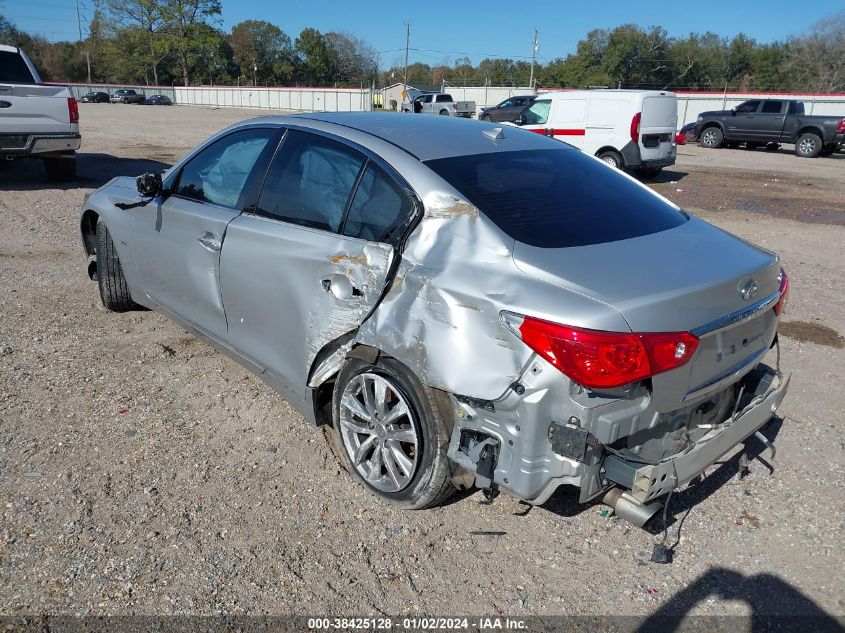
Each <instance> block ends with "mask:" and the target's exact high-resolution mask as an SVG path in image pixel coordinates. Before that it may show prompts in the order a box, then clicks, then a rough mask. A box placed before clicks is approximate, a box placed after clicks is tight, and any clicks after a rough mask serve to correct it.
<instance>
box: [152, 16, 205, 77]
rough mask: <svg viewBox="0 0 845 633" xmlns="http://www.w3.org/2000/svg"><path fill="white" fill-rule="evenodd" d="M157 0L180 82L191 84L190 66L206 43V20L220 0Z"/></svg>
mask: <svg viewBox="0 0 845 633" xmlns="http://www.w3.org/2000/svg"><path fill="white" fill-rule="evenodd" d="M155 1H156V2H159V3H160V4H159V6H160V7H161V12H162V16H163V18H164V22H165V25H166V26H165V31H166V32H167V33H168V35H169V36H170V40H171V43H172V45H173V49H174V50H175V52H176V56H177V59H178V61H179V66H180V67H181V70H182V82H183V83H184V85H186V86H187V85H189V84H190V74H189V70H190V67H191V62H192V61H193V59H194V58H195V57H196V56H197V54H198V53H199V52H200V51H201V50H202V49H203V48H207V47H208V45H209V43H210V42H209V34H210V33H209V30H208V29H204V28H202V27H204V26H208V24H207V23H208V21H209V20H211V19H214V18H217V17H218V16H219V15H220V12H221V5H220V0H155Z"/></svg>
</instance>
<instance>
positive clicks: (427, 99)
mask: <svg viewBox="0 0 845 633" xmlns="http://www.w3.org/2000/svg"><path fill="white" fill-rule="evenodd" d="M423 101H424V102H425V103H431V95H426V96H425V97H424V98H423Z"/></svg>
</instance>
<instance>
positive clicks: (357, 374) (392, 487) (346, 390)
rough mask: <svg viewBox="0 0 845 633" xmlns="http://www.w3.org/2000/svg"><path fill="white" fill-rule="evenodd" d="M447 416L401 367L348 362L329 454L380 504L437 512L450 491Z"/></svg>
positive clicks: (387, 361)
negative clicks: (336, 457)
mask: <svg viewBox="0 0 845 633" xmlns="http://www.w3.org/2000/svg"><path fill="white" fill-rule="evenodd" d="M379 386H381V389H382V390H381V391H379V388H378V387H379ZM365 391H366V393H367V394H368V395H366V396H365V395H364V394H365ZM379 394H381V395H379ZM368 401H369V402H370V405H368V404H367V402H368ZM346 403H350V404H346ZM403 408H404V409H403ZM403 410H404V411H405V412H406V413H402V411H403ZM396 412H399V413H398V415H397V413H396ZM449 415H451V411H450V410H444V407H443V405H438V402H437V398H436V397H435V393H434V392H433V391H432V389H430V388H429V387H426V386H425V385H423V384H422V383H421V382H420V381H419V379H418V378H417V377H416V376H415V375H414V374H413V373H412V372H411V371H410V370H409V369H408V368H407V367H405V366H404V365H403V364H402V363H400V362H398V361H396V360H394V359H392V358H384V357H383V358H380V359H379V360H378V361H377V362H376V364H375V365H373V364H370V363H367V362H365V361H363V360H359V359H355V358H353V359H350V360H349V361H348V362H347V363H346V364H345V365H344V366H343V368H342V369H341V370H340V374H339V375H338V378H337V382H336V383H335V389H334V396H333V401H332V419H333V426H334V433H335V439H336V441H335V442H332V444H333V447H332V448H333V450H334V452H335V453H336V454H337V456H338V458H339V459H340V461H341V464H342V465H343V467H344V468H345V469H346V470H347V471H349V472H350V473H352V474H353V475H355V477H356V478H357V479H358V480H359V481H360V482H361V483H362V484H363V485H364V486H365V487H366V488H368V489H369V490H370V491H372V492H374V493H375V494H376V495H378V496H379V497H381V498H383V499H385V500H387V501H389V502H391V503H395V504H397V505H399V506H402V507H404V508H408V509H411V510H419V509H423V508H429V507H432V506H436V505H440V504H441V503H443V502H444V501H446V499H448V498H449V496H450V495H451V494H452V493H453V492H454V490H455V489H454V487H453V485H452V478H451V475H452V473H451V466H450V462H449V458H448V457H447V456H446V452H447V450H448V448H449V439H450V432H449V428H448V426H447V424H446V419H447V416H449ZM389 416H393V417H389ZM380 418H381V420H384V422H381V421H380ZM388 420H389V422H388ZM400 438H402V439H400ZM412 440H413V441H412ZM355 455H357V456H358V457H359V460H358V464H357V465H356V464H355V461H354V457H353V456H355ZM394 455H398V457H394ZM402 462H404V466H403V465H402ZM374 469H377V470H374ZM406 469H407V470H406Z"/></svg>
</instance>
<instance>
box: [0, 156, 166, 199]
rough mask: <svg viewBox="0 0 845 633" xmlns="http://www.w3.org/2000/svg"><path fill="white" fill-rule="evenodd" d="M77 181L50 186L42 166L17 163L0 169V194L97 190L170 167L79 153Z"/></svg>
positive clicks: (27, 161)
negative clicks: (116, 180)
mask: <svg viewBox="0 0 845 633" xmlns="http://www.w3.org/2000/svg"><path fill="white" fill-rule="evenodd" d="M77 161H78V163H77V169H76V178H74V179H73V180H72V181H71V182H51V181H50V180H48V179H47V174H46V172H45V171H44V166H43V164H42V162H41V161H40V160H37V159H23V160H16V161H14V162H13V163H12V164H11V165H9V164H5V165H3V166H2V168H0V190H4V191H33V190H38V189H61V190H71V189H96V188H97V187H101V186H102V185H104V184H106V183H107V182H108V181H109V180H111V179H112V178H114V177H115V176H132V177H133V178H134V177H135V176H140V175H141V174H143V173H145V172H162V171H164V170H165V169H167V168H169V167H170V164H169V163H163V162H161V161H158V160H151V159H146V158H121V157H118V156H113V155H111V154H95V153H86V152H79V153H78V154H77Z"/></svg>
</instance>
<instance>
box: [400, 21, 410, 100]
mask: <svg viewBox="0 0 845 633" xmlns="http://www.w3.org/2000/svg"><path fill="white" fill-rule="evenodd" d="M410 45H411V23H410V22H405V74H404V75H403V77H402V92H403V95H402V96H403V97H404V98H405V99H407V98H408V47H409V46H410ZM400 109H401V106H400Z"/></svg>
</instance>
